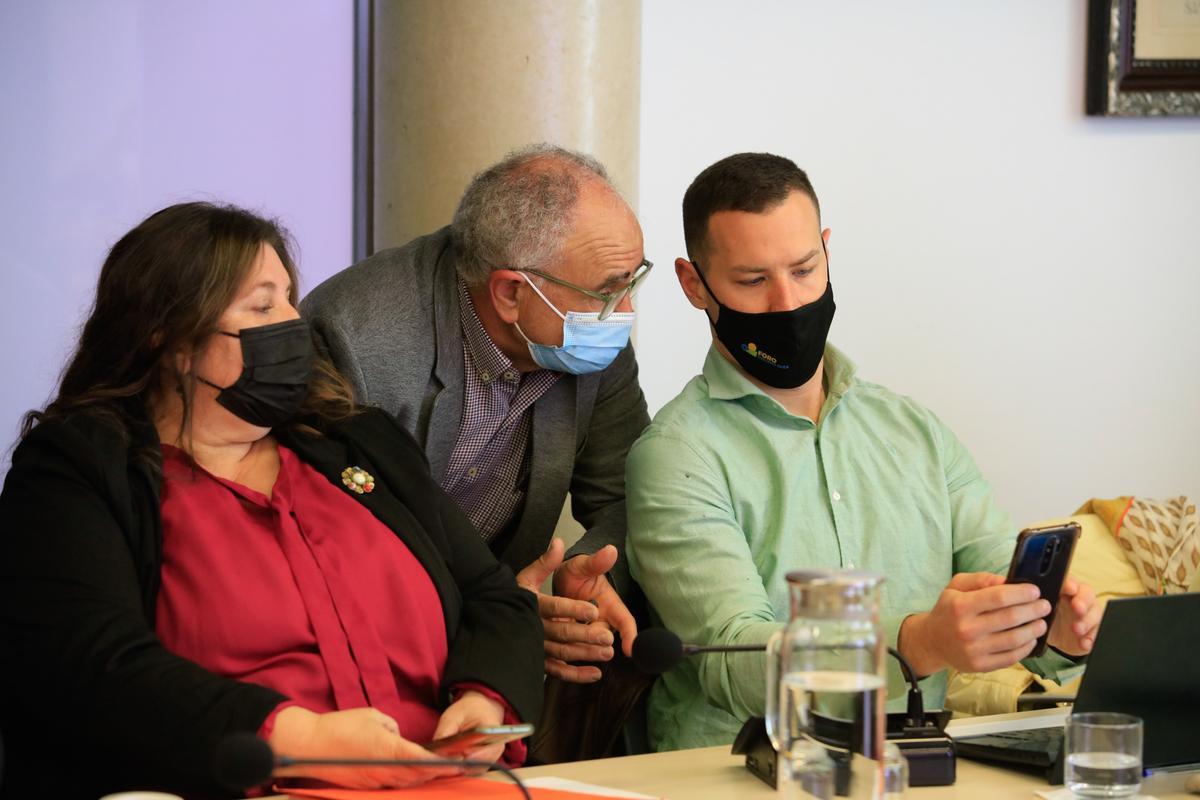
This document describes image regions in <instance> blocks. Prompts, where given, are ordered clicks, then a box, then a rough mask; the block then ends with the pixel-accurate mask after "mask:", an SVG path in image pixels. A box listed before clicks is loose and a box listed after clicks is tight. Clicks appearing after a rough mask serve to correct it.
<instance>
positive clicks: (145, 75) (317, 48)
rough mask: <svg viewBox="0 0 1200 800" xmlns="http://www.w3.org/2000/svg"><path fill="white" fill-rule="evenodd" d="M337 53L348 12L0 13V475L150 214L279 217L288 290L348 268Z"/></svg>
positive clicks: (120, 1) (60, 5) (285, 7)
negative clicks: (181, 207)
mask: <svg viewBox="0 0 1200 800" xmlns="http://www.w3.org/2000/svg"><path fill="white" fill-rule="evenodd" d="M352 54H353V4H352V3H349V2H344V3H343V2H325V0H305V1H304V2H290V1H289V0H255V2H252V3H247V2H242V0H206V2H203V3H194V2H185V1H184V0H104V1H103V2H92V0H54V1H53V2H43V0H5V2H3V3H0V186H3V189H4V191H3V192H0V344H2V346H0V473H2V472H3V471H4V470H5V469H6V468H7V462H8V452H7V451H8V447H9V445H10V443H11V442H12V441H13V439H14V437H15V435H16V430H17V422H18V419H19V418H20V416H21V415H22V414H23V413H24V412H25V411H27V410H28V409H30V408H34V407H39V408H40V407H42V406H43V405H44V404H45V402H46V400H47V396H48V395H49V394H50V393H51V391H52V390H53V389H54V388H55V385H56V383H57V378H58V374H59V371H60V370H61V369H62V367H63V364H64V362H65V359H66V358H67V356H68V354H69V351H70V348H71V347H72V345H73V344H74V341H75V337H76V333H77V326H78V325H79V324H80V323H81V322H82V320H83V315H84V314H86V312H87V310H88V305H89V304H90V302H91V299H92V296H93V293H94V289H95V283H96V277H97V275H98V274H99V269H100V264H101V262H102V261H103V259H104V256H105V255H106V253H107V250H108V248H109V247H110V246H111V245H112V244H113V243H114V242H115V241H116V240H117V239H118V238H119V237H120V236H121V235H122V234H124V233H125V232H126V231H127V230H129V228H131V227H133V226H134V225H136V224H137V223H138V222H139V221H140V220H142V219H143V218H144V217H146V216H147V215H148V214H150V213H151V212H153V211H156V210H158V209H159V208H161V207H163V206H165V205H168V204H170V203H173V202H177V201H180V200H188V199H218V200H225V201H230V202H234V203H237V204H240V205H245V206H248V207H250V208H254V209H259V210H262V211H265V212H266V213H268V214H271V215H275V216H278V217H280V218H281V219H282V220H283V222H284V224H285V225H287V226H288V227H289V228H290V229H291V231H292V233H293V234H294V236H295V237H296V239H297V241H298V243H299V248H300V254H299V255H300V268H301V271H302V277H303V283H302V288H305V289H307V288H310V287H312V286H314V285H316V283H318V282H319V281H320V280H322V279H323V278H324V277H325V276H327V275H330V274H332V273H333V272H335V271H337V270H339V269H341V268H343V267H344V266H346V265H347V264H348V263H349V262H350V257H351V157H352V147H351V141H352V140H351V125H352V115H351V102H352V88H353V72H352V67H353V64H352Z"/></svg>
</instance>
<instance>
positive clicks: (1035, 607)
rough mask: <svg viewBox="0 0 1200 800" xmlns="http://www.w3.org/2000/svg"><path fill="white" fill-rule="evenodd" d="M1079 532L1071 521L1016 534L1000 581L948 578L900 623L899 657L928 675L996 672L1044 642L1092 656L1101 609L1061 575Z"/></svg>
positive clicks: (972, 575) (987, 576) (1088, 592)
mask: <svg viewBox="0 0 1200 800" xmlns="http://www.w3.org/2000/svg"><path fill="white" fill-rule="evenodd" d="M1079 533H1080V531H1079V526H1078V525H1076V524H1075V523H1070V524H1068V525H1062V526H1051V527H1048V528H1042V529H1037V530H1025V531H1022V532H1021V535H1020V536H1019V537H1018V539H1017V545H1016V548H1015V550H1014V552H1013V558H1012V563H1011V565H1010V566H1009V571H1008V578H1007V579H1006V578H1002V577H1001V576H999V575H994V574H992V573H990V572H969V573H960V574H958V575H955V576H954V577H953V578H952V579H951V580H950V583H949V585H948V586H947V587H946V589H945V590H944V591H943V592H942V594H941V596H939V597H938V601H937V603H936V604H935V605H934V607H933V609H932V610H931V611H929V612H926V613H923V614H913V615H912V616H909V617H907V618H906V619H905V620H904V622H903V623H902V624H901V626H900V636H899V650H900V652H901V654H903V655H904V656H905V658H907V659H908V661H909V663H910V664H912V666H913V669H915V670H916V671H917V672H918V673H919V674H921V675H930V674H932V673H934V672H937V671H939V670H941V669H944V668H946V667H954V668H955V669H958V670H960V671H962V672H990V671H991V670H994V669H1001V668H1003V667H1007V666H1010V665H1012V664H1015V663H1016V662H1018V661H1020V660H1021V659H1023V658H1025V657H1027V656H1029V655H1031V654H1032V655H1040V654H1041V653H1042V652H1043V651H1044V649H1045V646H1046V644H1047V643H1048V644H1050V645H1052V646H1053V647H1055V648H1056V649H1058V650H1060V651H1061V652H1063V653H1066V654H1068V655H1071V656H1080V655H1085V654H1087V653H1089V652H1091V649H1092V646H1093V645H1094V644H1095V641H1096V628H1097V627H1098V626H1099V624H1100V616H1101V608H1100V607H1099V606H1098V605H1097V604H1096V595H1095V592H1094V591H1092V588H1091V587H1090V586H1088V585H1087V584H1085V583H1081V582H1080V581H1078V580H1076V579H1074V578H1072V577H1070V576H1069V575H1068V574H1067V570H1068V568H1069V567H1070V563H1071V556H1072V554H1073V552H1074V546H1075V542H1076V540H1077V539H1078V538H1079ZM1049 598H1054V599H1055V603H1054V605H1051V602H1050V600H1049Z"/></svg>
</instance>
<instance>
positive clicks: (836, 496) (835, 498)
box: [831, 490, 842, 503]
mask: <svg viewBox="0 0 1200 800" xmlns="http://www.w3.org/2000/svg"><path fill="white" fill-rule="evenodd" d="M831 496H832V497H833V501H834V502H835V503H836V502H837V501H838V500H841V499H842V493H841V492H839V491H836V490H835V491H834V493H833V494H832V495H831Z"/></svg>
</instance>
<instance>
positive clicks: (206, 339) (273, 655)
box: [0, 203, 542, 797]
mask: <svg viewBox="0 0 1200 800" xmlns="http://www.w3.org/2000/svg"><path fill="white" fill-rule="evenodd" d="M296 300H297V286H296V271H295V268H294V266H293V264H292V260H291V257H290V255H289V252H288V247H287V243H286V239H285V236H284V234H283V233H282V232H281V231H280V229H279V228H278V227H277V226H276V225H275V224H274V223H272V222H269V221H267V220H264V219H262V218H260V217H257V216H255V215H253V214H250V213H248V212H245V211H242V210H240V209H236V208H231V207H221V206H215V205H211V204H207V203H189V204H182V205H177V206H172V207H170V208H167V209H164V210H163V211H160V212H158V213H157V214H154V215H153V216H151V217H150V218H148V219H147V220H146V221H144V222H143V223H142V224H141V225H139V226H138V227H137V228H135V229H134V230H132V231H130V232H129V233H128V234H126V235H125V236H124V237H123V238H122V239H121V240H120V241H119V242H118V243H117V244H116V245H115V246H114V247H113V249H112V251H111V252H110V254H109V256H108V259H107V261H106V262H105V264H104V267H103V269H102V271H101V275H100V281H99V285H98V287H97V293H96V302H95V306H94V308H93V310H92V313H91V315H90V317H89V319H88V320H87V323H86V324H85V326H84V328H83V332H82V335H81V338H80V341H79V345H78V348H77V351H76V353H75V355H74V357H73V358H72V360H71V362H70V363H69V365H68V366H67V369H66V371H65V372H64V374H63V379H62V384H61V387H60V390H59V394H58V397H57V398H56V399H55V400H54V401H53V402H52V403H51V404H50V405H49V406H48V407H47V408H46V409H45V410H44V411H41V412H36V413H31V414H30V415H29V417H28V418H27V420H26V424H25V427H24V430H23V436H22V440H21V443H20V445H19V446H18V448H17V449H16V451H15V453H14V455H13V462H12V468H11V470H10V472H9V474H8V476H7V479H6V481H5V485H4V490H3V494H2V495H0V530H2V532H0V642H3V647H2V649H0V678H2V680H0V725H2V726H3V735H4V740H5V742H6V745H7V749H8V753H9V756H8V759H7V763H8V771H7V774H6V775H5V776H4V777H3V781H2V782H0V795H4V796H13V797H16V796H33V795H38V796H55V797H66V796H74V795H79V796H90V797H95V796H97V795H98V794H102V793H104V792H107V791H112V790H117V789H129V788H146V787H159V788H166V789H170V790H174V791H181V792H187V793H192V794H198V795H205V796H208V795H219V794H221V793H222V787H219V786H218V785H216V783H215V781H214V779H213V776H212V759H213V752H214V750H215V748H216V745H217V744H218V743H219V742H220V741H221V740H222V739H224V738H225V737H226V736H228V735H230V734H232V733H237V732H243V731H252V732H257V733H258V735H259V736H261V737H263V738H265V739H266V740H267V741H268V742H269V743H270V744H271V746H272V747H273V749H274V750H275V752H276V753H279V754H285V755H288V756H293V757H297V758H303V757H306V756H307V757H326V758H329V757H342V758H391V759H428V758H433V757H434V756H433V754H432V753H430V752H429V751H428V750H426V749H425V748H424V747H422V746H421V743H422V742H428V741H430V740H431V739H434V738H438V737H442V736H447V735H450V734H453V733H456V732H458V731H462V730H467V729H470V728H473V727H476V726H480V725H496V724H501V723H503V722H514V721H518V720H521V719H536V718H537V716H538V712H539V704H540V701H541V682H542V673H541V664H542V643H541V642H542V631H541V623H540V621H539V619H538V616H537V613H536V610H535V600H534V596H533V595H532V594H531V593H529V592H527V591H525V590H523V589H521V588H519V587H518V586H517V585H516V583H515V581H514V579H513V576H512V574H511V572H509V570H508V569H507V568H506V567H504V566H502V565H500V564H499V563H497V562H496V560H495V559H494V558H493V557H492V555H491V554H490V552H489V551H488V549H487V547H486V546H485V545H484V544H483V542H482V540H481V539H480V537H479V536H478V534H477V533H476V532H475V531H474V530H473V529H472V528H471V526H470V523H469V522H467V520H466V519H465V518H464V517H463V516H462V514H461V513H460V512H459V511H458V510H457V508H456V506H455V505H454V504H453V502H451V501H450V500H449V499H448V498H447V497H446V496H445V495H444V494H443V493H442V491H441V490H440V488H439V487H438V486H437V484H436V483H435V482H434V481H433V480H432V479H431V477H430V476H429V472H428V467H427V465H426V463H425V461H424V456H423V454H422V453H421V451H420V449H419V448H418V446H417V445H416V444H415V442H413V441H412V439H411V438H410V437H409V436H408V435H407V434H406V433H405V432H404V431H403V430H402V429H401V428H400V427H399V426H398V425H396V424H395V423H394V422H393V420H392V419H391V418H390V417H389V416H387V415H385V414H383V413H382V412H379V411H375V410H372V409H368V408H361V407H355V405H354V403H353V400H352V398H351V394H350V391H349V388H348V385H347V383H346V382H345V381H344V380H343V379H342V378H341V377H340V376H339V375H338V374H337V373H336V372H335V371H334V370H333V369H332V367H331V366H330V365H329V364H328V363H327V362H326V361H325V359H324V358H322V357H321V356H319V355H318V354H316V353H315V352H314V349H313V340H312V337H311V336H310V334H309V331H308V327H307V324H306V323H305V322H303V321H302V320H300V319H299V315H298V313H297V312H296V308H295V306H296ZM501 750H502V747H501V746H494V747H491V748H487V749H484V750H480V751H477V752H475V753H471V754H469V757H471V758H481V759H486V760H496V759H498V758H500V757H501V755H502V753H501ZM522 754H523V753H522V751H521V748H519V747H517V748H514V747H511V746H510V749H509V752H508V754H507V757H508V758H510V759H514V758H515V759H519V758H520V757H521V756H522ZM66 763H70V764H71V765H72V767H71V768H70V769H63V765H64V764H66ZM293 770H294V771H293V772H290V773H288V774H289V775H304V776H313V777H320V778H323V779H326V780H333V781H336V782H338V783H342V784H345V785H349V786H356V787H378V786H395V785H405V784H411V783H419V782H421V781H424V780H428V779H430V778H432V777H437V776H439V775H444V774H453V773H454V770H453V769H447V768H444V767H428V768H419V767H418V768H358V769H338V770H331V769H328V768H327V769H325V770H324V771H321V770H319V769H311V770H305V769H302V768H293Z"/></svg>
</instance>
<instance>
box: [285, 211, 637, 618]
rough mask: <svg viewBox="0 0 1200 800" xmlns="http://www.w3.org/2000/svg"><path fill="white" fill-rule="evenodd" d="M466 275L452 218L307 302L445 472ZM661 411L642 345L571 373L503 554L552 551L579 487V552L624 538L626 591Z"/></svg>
mask: <svg viewBox="0 0 1200 800" xmlns="http://www.w3.org/2000/svg"><path fill="white" fill-rule="evenodd" d="M456 278H457V272H456V269H455V256H454V250H453V247H452V246H451V244H450V229H449V228H442V229H441V230H439V231H437V232H436V233H432V234H429V235H428V236H422V237H420V238H419V239H414V240H413V241H411V242H409V243H408V244H406V245H404V246H403V247H400V248H395V249H391V250H384V251H381V252H379V253H376V254H375V255H373V256H371V257H370V258H368V259H366V260H365V261H361V262H359V263H358V264H355V265H353V266H352V267H350V268H348V269H345V270H343V271H342V272H339V273H338V274H337V275H334V276H333V277H332V278H330V279H329V280H327V281H325V282H324V283H322V284H321V285H320V286H318V287H317V288H315V289H313V290H312V292H310V293H309V294H308V296H307V297H305V299H304V301H303V302H302V303H301V304H300V310H301V313H302V314H303V316H304V317H305V318H307V319H308V320H309V322H310V323H311V324H312V326H313V328H314V330H315V331H316V332H317V334H318V336H319V337H320V339H321V340H322V342H323V343H324V346H325V348H326V350H327V352H328V354H329V355H330V357H331V358H332V359H333V362H334V364H336V365H337V367H338V369H339V370H341V372H342V373H343V374H344V375H345V376H346V377H347V378H348V379H349V380H350V382H351V383H352V384H353V385H354V390H355V392H356V394H357V397H358V400H359V402H361V403H365V404H368V405H373V406H379V407H380V408H383V409H384V410H386V411H387V412H388V413H390V414H394V415H395V416H396V418H397V419H398V420H399V421H400V423H401V424H402V425H403V426H404V427H405V428H407V429H408V431H409V432H410V433H411V434H412V435H413V437H415V438H416V440H417V441H418V442H420V443H421V445H422V446H423V447H424V448H425V453H426V455H427V456H428V458H429V464H430V468H431V470H432V472H433V477H434V478H435V479H436V480H438V481H440V480H441V479H442V477H443V475H444V474H445V472H446V466H447V463H448V462H449V460H450V453H451V451H452V450H453V448H454V444H455V442H456V441H457V440H458V431H459V426H460V424H461V420H462V407H463V393H464V388H463V341H462V326H461V324H460V321H459V315H458V296H457V291H458V290H457V280H456ZM649 422H650V420H649V417H648V415H647V413H646V400H645V398H644V397H643V396H642V390H641V387H640V386H639V385H638V379H637V361H636V360H635V358H634V354H633V347H632V345H631V346H630V347H627V348H625V350H624V351H623V352H622V353H621V354H620V356H618V357H617V360H616V361H614V362H613V363H612V365H611V366H609V367H608V368H607V369H605V370H604V371H602V372H599V373H595V374H591V375H579V376H574V375H564V376H563V377H562V378H561V379H560V380H559V381H558V382H557V383H555V384H554V386H553V387H551V389H550V390H549V391H547V392H546V393H545V394H544V395H542V396H541V397H540V398H538V400H537V402H536V403H535V404H534V406H533V433H532V436H533V442H532V447H531V459H530V475H529V486H528V490H527V494H526V496H525V504H524V506H523V508H522V509H521V510H520V511H519V512H518V513H519V515H520V516H519V520H518V522H517V528H516V530H515V533H514V535H513V536H512V538H511V539H509V540H508V543H507V545H505V546H504V550H503V552H499V553H496V556H497V557H498V558H499V559H500V560H501V561H503V562H504V563H506V564H508V565H509V566H510V567H512V569H513V570H514V571H517V570H520V569H521V568H523V567H525V566H528V565H529V564H530V563H531V562H532V561H533V560H534V559H535V558H537V557H538V556H539V555H541V553H542V552H543V551H544V550H545V549H546V547H547V546H548V545H549V543H550V538H551V534H552V533H553V532H554V527H555V524H556V523H557V521H558V515H559V512H560V511H561V509H562V505H563V501H564V499H565V498H566V495H567V492H568V491H570V493H571V512H572V515H573V516H574V517H575V519H576V520H578V521H579V523H580V524H581V525H583V527H584V528H585V529H586V533H585V534H584V536H583V538H582V539H580V541H579V543H578V544H576V545H575V546H574V547H572V548H571V549H570V551H569V552H568V555H578V554H580V553H593V552H595V551H596V550H599V549H600V548H601V547H603V546H604V545H606V544H614V545H616V546H617V548H618V550H619V551H620V552H621V558H620V561H619V562H618V564H617V567H616V568H614V570H613V572H612V573H611V577H612V579H613V583H614V584H615V586H616V587H617V590H618V591H619V592H621V594H622V595H624V594H626V590H627V589H628V587H629V584H630V581H629V573H628V568H627V567H626V566H625V553H624V550H625V456H626V455H627V454H628V452H629V448H630V446H631V445H632V444H633V442H634V440H636V439H637V437H638V436H639V435H640V434H641V432H642V430H643V429H644V428H645V427H646V425H648V424H649Z"/></svg>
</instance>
